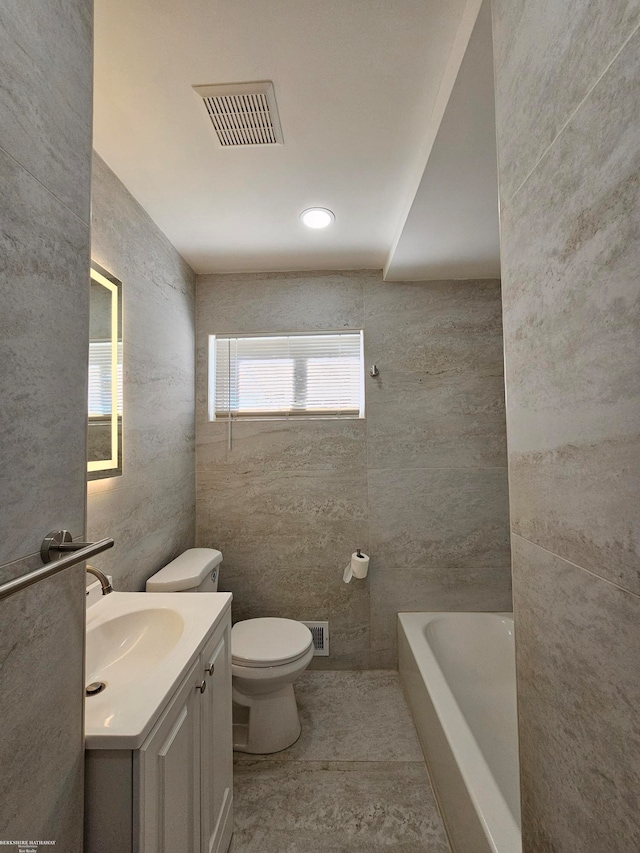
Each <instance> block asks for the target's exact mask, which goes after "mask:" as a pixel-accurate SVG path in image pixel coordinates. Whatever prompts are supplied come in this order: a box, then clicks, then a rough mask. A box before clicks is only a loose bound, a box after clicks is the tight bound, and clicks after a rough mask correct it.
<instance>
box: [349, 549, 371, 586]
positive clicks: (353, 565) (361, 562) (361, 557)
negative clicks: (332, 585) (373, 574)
mask: <svg viewBox="0 0 640 853" xmlns="http://www.w3.org/2000/svg"><path fill="white" fill-rule="evenodd" d="M368 571H369V557H368V555H367V554H357V553H354V554H352V555H351V562H350V563H349V565H348V566H347V567H346V568H345V570H344V574H343V575H342V580H343V581H344V582H345V583H350V582H351V578H358V579H359V580H362V578H366V576H367V572H368Z"/></svg>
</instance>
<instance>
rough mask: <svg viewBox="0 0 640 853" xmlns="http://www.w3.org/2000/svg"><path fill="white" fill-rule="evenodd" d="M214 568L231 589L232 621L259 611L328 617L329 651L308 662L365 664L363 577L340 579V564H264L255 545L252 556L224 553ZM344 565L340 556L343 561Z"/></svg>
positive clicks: (223, 584) (334, 665)
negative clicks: (240, 561) (240, 560)
mask: <svg viewBox="0 0 640 853" xmlns="http://www.w3.org/2000/svg"><path fill="white" fill-rule="evenodd" d="M223 554H224V556H225V559H224V562H223V563H222V566H221V569H220V589H221V590H225V591H229V592H232V593H233V605H232V615H233V620H234V622H237V621H239V620H241V619H253V618H256V617H260V616H279V617H283V618H285V619H302V620H306V621H312V620H315V619H320V620H328V621H329V637H330V640H329V652H330V653H329V656H328V657H326V658H325V657H322V658H321V657H316V658H314V659H313V661H312V665H313V667H314V668H316V667H317V668H320V667H328V668H329V669H355V668H358V667H363V668H368V665H369V586H368V583H367V581H362V582H358V583H356V582H355V581H352V582H351V583H350V584H345V583H344V581H343V580H342V571H343V568H344V566H341V565H337V564H334V565H325V566H322V567H320V568H318V567H309V568H306V567H302V568H297V567H295V566H294V567H292V568H285V567H283V566H278V565H273V566H272V567H265V566H263V564H262V561H261V554H260V549H259V547H257V546H256V548H255V550H254V551H253V554H254V559H253V562H251V563H249V564H247V565H244V566H243V567H242V568H239V569H236V568H234V567H233V555H232V556H231V559H227V553H226V551H225V550H223ZM345 565H346V561H345Z"/></svg>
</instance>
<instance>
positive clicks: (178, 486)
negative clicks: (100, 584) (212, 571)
mask: <svg viewBox="0 0 640 853" xmlns="http://www.w3.org/2000/svg"><path fill="white" fill-rule="evenodd" d="M100 482H102V481H100ZM194 518H195V499H194V489H193V475H192V474H188V475H187V476H185V477H183V478H182V480H175V479H173V478H168V479H165V480H160V479H158V480H153V481H151V482H150V483H148V484H146V485H144V484H141V483H134V484H133V485H131V486H126V485H123V486H121V487H118V488H102V489H101V488H100V486H99V485H98V486H96V487H94V490H92V494H91V499H90V501H89V507H88V513H87V535H88V536H89V538H90V540H91V541H94V540H96V539H102V538H104V537H105V536H112V537H113V539H114V540H115V545H114V547H113V548H111V549H110V550H109V551H105V552H104V553H103V554H99V555H98V556H97V557H95V558H94V559H93V560H92V563H93V565H95V566H96V567H97V568H99V569H102V571H104V572H108V573H109V574H112V575H113V586H114V589H116V590H120V591H128V592H137V591H141V590H143V589H144V585H145V581H146V580H147V578H149V577H150V576H151V575H152V574H153V573H154V572H156V571H158V570H159V569H161V568H162V566H164V565H166V563H168V562H169V561H170V560H172V559H174V557H177V556H178V554H180V553H182V551H185V550H186V549H187V548H192V547H193V543H194Z"/></svg>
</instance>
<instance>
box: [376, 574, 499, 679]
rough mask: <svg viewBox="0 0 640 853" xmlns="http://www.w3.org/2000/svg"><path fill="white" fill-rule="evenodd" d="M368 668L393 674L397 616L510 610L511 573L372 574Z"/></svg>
mask: <svg viewBox="0 0 640 853" xmlns="http://www.w3.org/2000/svg"><path fill="white" fill-rule="evenodd" d="M369 583H370V597H371V617H370V622H371V666H372V667H381V668H392V669H393V668H396V667H397V663H398V660H397V656H398V645H397V644H398V630H397V614H398V613H409V612H420V611H426V612H432V611H439V610H448V611H454V612H455V611H474V612H477V611H480V612H484V611H486V612H503V611H510V610H511V609H512V604H511V569H510V568H509V567H508V566H500V567H498V568H491V567H490V568H481V569H469V568H465V569H460V568H428V569H424V568H420V569H406V568H399V569H392V568H386V567H385V568H374V569H373V570H372V571H371V572H370V582H369Z"/></svg>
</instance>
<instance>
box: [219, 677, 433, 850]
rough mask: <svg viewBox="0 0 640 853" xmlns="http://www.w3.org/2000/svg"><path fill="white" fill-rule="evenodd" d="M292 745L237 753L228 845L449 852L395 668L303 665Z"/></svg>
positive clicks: (248, 848) (280, 848)
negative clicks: (272, 751)
mask: <svg viewBox="0 0 640 853" xmlns="http://www.w3.org/2000/svg"><path fill="white" fill-rule="evenodd" d="M296 695H297V697H298V707H299V709H300V718H301V722H302V734H301V736H300V739H299V740H298V742H297V743H295V744H294V745H293V746H291V747H289V749H287V750H284V752H280V753H277V754H276V755H267V756H251V755H246V754H242V753H236V756H235V764H234V811H235V832H234V836H233V841H232V842H231V848H230V853H339V851H340V853H341V851H354V853H383V851H384V853H450V850H449V845H448V843H447V840H446V837H445V834H444V829H443V826H442V821H441V819H440V815H439V814H438V810H437V807H436V804H435V800H434V797H433V792H432V790H431V786H430V784H429V779H428V777H427V772H426V769H425V766H424V762H423V758H422V752H421V750H420V745H419V743H418V738H417V736H416V733H415V729H414V727H413V722H412V720H411V715H410V713H409V709H408V708H407V705H406V702H405V700H404V696H403V694H402V688H401V686H400V679H399V675H398V673H397V672H389V671H386V670H385V671H376V672H372V671H369V672H344V671H342V672H330V671H329V672H328V671H324V672H323V671H315V672H306V673H304V675H303V676H302V677H301V678H300V679H299V680H298V681H297V682H296Z"/></svg>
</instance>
